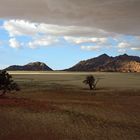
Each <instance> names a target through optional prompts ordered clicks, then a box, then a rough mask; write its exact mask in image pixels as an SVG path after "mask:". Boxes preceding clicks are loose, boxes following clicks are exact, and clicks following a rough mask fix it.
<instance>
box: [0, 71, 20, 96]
mask: <svg viewBox="0 0 140 140" xmlns="http://www.w3.org/2000/svg"><path fill="white" fill-rule="evenodd" d="M19 90H20V88H19V86H18V85H17V83H15V82H14V81H13V80H12V76H11V75H10V74H9V73H7V72H6V71H5V70H1V71H0V96H1V97H3V96H4V95H5V94H6V93H8V92H11V91H19Z"/></svg>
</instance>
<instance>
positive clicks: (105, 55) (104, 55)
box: [98, 53, 110, 57]
mask: <svg viewBox="0 0 140 140" xmlns="http://www.w3.org/2000/svg"><path fill="white" fill-rule="evenodd" d="M98 57H110V56H108V55H107V54H106V53H104V54H102V55H100V56H98Z"/></svg>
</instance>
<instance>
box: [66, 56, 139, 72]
mask: <svg viewBox="0 0 140 140" xmlns="http://www.w3.org/2000/svg"><path fill="white" fill-rule="evenodd" d="M67 70H68V71H113V72H140V57H138V56H129V55H127V54H123V55H119V56H116V57H110V56H108V55H107V54H102V55H100V56H98V57H95V58H91V59H88V60H85V61H81V62H80V63H78V64H76V65H75V66H73V67H71V68H70V69H67Z"/></svg>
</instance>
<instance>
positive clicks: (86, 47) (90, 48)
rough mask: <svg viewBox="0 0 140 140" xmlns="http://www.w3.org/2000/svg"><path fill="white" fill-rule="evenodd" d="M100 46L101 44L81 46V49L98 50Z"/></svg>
mask: <svg viewBox="0 0 140 140" xmlns="http://www.w3.org/2000/svg"><path fill="white" fill-rule="evenodd" d="M100 48H101V46H81V49H82V50H86V51H97V50H99V49H100Z"/></svg>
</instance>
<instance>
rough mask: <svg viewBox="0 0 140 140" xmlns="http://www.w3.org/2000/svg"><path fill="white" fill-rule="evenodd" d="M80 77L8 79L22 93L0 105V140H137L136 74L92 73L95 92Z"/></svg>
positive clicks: (139, 78)
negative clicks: (95, 85) (11, 80)
mask: <svg viewBox="0 0 140 140" xmlns="http://www.w3.org/2000/svg"><path fill="white" fill-rule="evenodd" d="M88 74H89V73H88ZM86 75H87V73H59V72H56V73H53V72H52V73H47V74H46V73H45V74H44V73H41V74H31V73H29V74H28V73H24V74H21V73H20V74H13V78H14V80H15V81H16V82H17V83H18V84H19V86H20V87H21V89H22V90H21V91H19V93H18V94H14V95H13V94H11V95H8V96H7V97H5V98H4V99H0V114H1V115H0V124H1V127H0V139H2V140H9V139H11V140H18V139H21V140H28V139H29V140H39V139H44V140H46V139H48V140H94V139H95V140H109V139H110V140H139V139H140V134H139V132H140V118H139V116H140V110H139V108H140V86H139V83H140V74H139V73H93V75H94V76H95V78H97V79H100V82H99V83H98V85H97V87H96V90H89V89H88V87H87V86H86V85H84V84H83V83H82V81H83V80H84V79H85V76H86ZM93 93H94V94H93Z"/></svg>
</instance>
